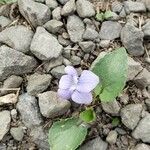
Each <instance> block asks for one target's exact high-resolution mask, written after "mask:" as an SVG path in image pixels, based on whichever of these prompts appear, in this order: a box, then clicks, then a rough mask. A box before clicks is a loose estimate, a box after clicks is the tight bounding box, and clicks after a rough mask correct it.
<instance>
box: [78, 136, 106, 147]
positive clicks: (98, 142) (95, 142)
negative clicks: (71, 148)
mask: <svg viewBox="0 0 150 150" xmlns="http://www.w3.org/2000/svg"><path fill="white" fill-rule="evenodd" d="M107 147H108V144H107V143H106V142H104V141H103V140H102V139H101V138H100V137H97V138H95V139H93V140H91V141H89V142H87V143H85V144H84V145H83V146H82V147H81V148H79V150H107Z"/></svg>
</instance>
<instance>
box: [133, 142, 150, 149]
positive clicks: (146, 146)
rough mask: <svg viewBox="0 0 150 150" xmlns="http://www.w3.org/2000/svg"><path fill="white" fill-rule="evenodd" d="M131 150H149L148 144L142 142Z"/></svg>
mask: <svg viewBox="0 0 150 150" xmlns="http://www.w3.org/2000/svg"><path fill="white" fill-rule="evenodd" d="M133 150H150V146H149V145H147V144H144V143H141V144H137V145H136V146H135V148H134V149H133Z"/></svg>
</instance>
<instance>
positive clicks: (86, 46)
mask: <svg viewBox="0 0 150 150" xmlns="http://www.w3.org/2000/svg"><path fill="white" fill-rule="evenodd" d="M79 46H80V47H81V49H82V50H83V51H84V52H85V53H90V52H92V51H94V49H95V44H94V43H93V42H92V41H85V42H79Z"/></svg>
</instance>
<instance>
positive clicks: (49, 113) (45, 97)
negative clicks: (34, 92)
mask: <svg viewBox="0 0 150 150" xmlns="http://www.w3.org/2000/svg"><path fill="white" fill-rule="evenodd" d="M38 98H39V107H40V111H41V113H42V115H43V116H44V117H46V118H54V117H57V116H60V115H63V114H64V113H66V112H67V111H68V110H69V108H70V102H69V101H68V100H65V99H62V98H60V97H59V96H58V94H57V93H56V92H53V91H47V92H44V93H41V94H38Z"/></svg>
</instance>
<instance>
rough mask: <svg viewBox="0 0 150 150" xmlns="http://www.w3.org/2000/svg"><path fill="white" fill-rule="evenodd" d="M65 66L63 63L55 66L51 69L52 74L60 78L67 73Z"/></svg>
mask: <svg viewBox="0 0 150 150" xmlns="http://www.w3.org/2000/svg"><path fill="white" fill-rule="evenodd" d="M64 69H65V66H64V65H61V66H58V67H55V68H53V69H52V70H51V74H52V75H53V76H54V77H55V78H58V79H60V78H61V76H62V75H64V74H65V71H64Z"/></svg>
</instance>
